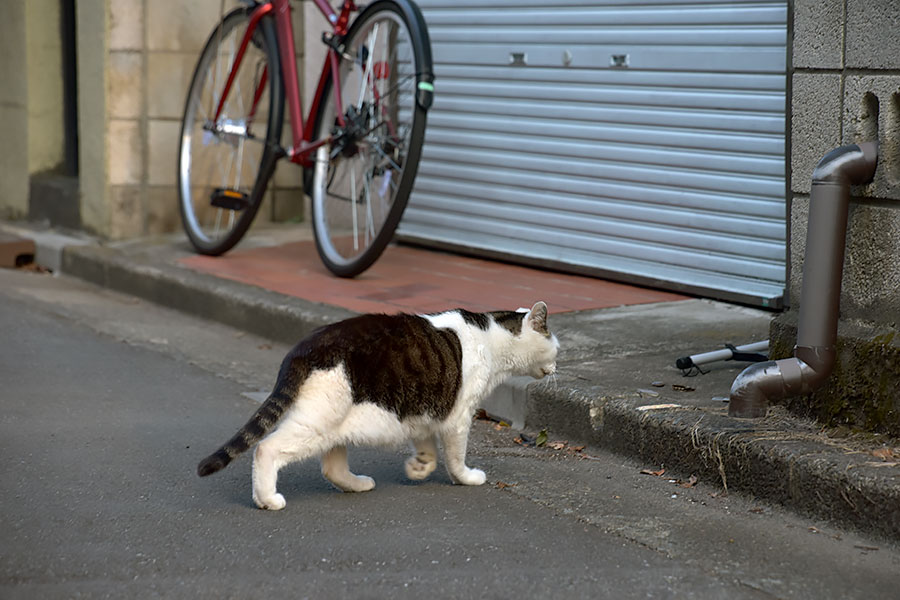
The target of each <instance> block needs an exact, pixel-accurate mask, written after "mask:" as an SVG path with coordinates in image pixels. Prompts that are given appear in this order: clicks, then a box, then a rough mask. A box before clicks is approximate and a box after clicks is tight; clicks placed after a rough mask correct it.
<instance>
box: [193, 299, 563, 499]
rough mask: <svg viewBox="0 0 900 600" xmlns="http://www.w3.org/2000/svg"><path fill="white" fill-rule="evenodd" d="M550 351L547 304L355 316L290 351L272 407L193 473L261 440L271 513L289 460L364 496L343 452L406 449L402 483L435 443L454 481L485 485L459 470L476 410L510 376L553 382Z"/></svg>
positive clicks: (433, 457) (258, 464) (263, 490)
mask: <svg viewBox="0 0 900 600" xmlns="http://www.w3.org/2000/svg"><path fill="white" fill-rule="evenodd" d="M558 349H559V342H558V341H557V340H556V336H554V335H553V334H552V333H550V331H549V329H548V328H547V305H546V304H544V303H543V302H538V303H536V304H535V305H534V306H533V307H532V308H531V310H528V309H519V310H518V311H515V312H513V311H496V312H488V313H473V312H469V311H467V310H463V309H457V310H451V311H447V312H442V313H437V314H431V315H410V314H399V315H363V316H359V317H354V318H352V319H347V320H345V321H341V322H339V323H335V324H333V325H327V326H325V327H321V328H319V329H317V330H316V331H314V332H313V333H312V334H310V335H309V336H308V337H307V338H305V339H304V340H303V341H301V342H300V343H299V344H297V346H295V347H294V348H293V349H292V350H291V351H290V352H289V353H288V355H287V356H286V357H285V359H284V361H283V362H282V364H281V370H280V371H279V373H278V379H277V381H276V383H275V388H274V390H273V391H272V393H271V394H270V395H269V397H268V399H267V400H266V401H265V402H264V403H263V404H262V406H260V407H259V409H258V410H257V411H256V413H255V414H254V415H253V416H252V417H251V418H250V420H249V421H248V422H247V424H246V425H244V426H243V427H242V428H241V429H240V431H238V432H237V433H236V434H235V435H234V437H232V438H231V440H229V441H228V442H227V443H226V444H225V445H224V446H222V447H221V448H219V450H217V451H216V452H215V453H213V454H212V455H210V456H208V457H207V458H205V459H204V460H203V461H202V462H201V463H200V465H199V466H198V467H197V472H198V473H199V475H200V476H201V477H203V476H206V475H210V474H211V473H215V472H216V471H219V470H220V469H223V468H224V467H225V466H226V465H228V463H230V462H231V461H232V459H234V458H235V457H236V456H237V455H238V454H240V453H241V452H244V451H245V450H247V449H249V448H250V447H252V446H253V445H254V444H256V443H257V442H259V445H258V446H257V447H256V451H255V453H254V455H253V501H254V502H255V503H256V505H257V506H259V507H260V508H266V509H269V510H279V509H281V508H284V505H285V500H284V496H282V495H281V494H279V493H277V492H276V490H275V482H276V479H277V476H278V470H279V469H281V468H282V467H283V466H285V465H287V464H289V463H291V462H295V461H301V460H304V459H306V458H310V457H312V456H321V459H322V474H323V475H324V476H325V477H326V479H328V480H329V481H330V482H331V483H333V484H334V485H335V486H337V487H338V488H339V489H341V490H343V491H345V492H365V491H368V490H371V489H372V488H374V487H375V481H374V480H373V479H372V478H371V477H366V476H365V475H354V474H353V473H351V472H350V469H349V467H348V465H347V446H354V445H369V446H391V445H397V444H400V443H402V442H405V441H412V444H413V446H414V448H415V452H414V454H413V456H411V457H410V458H409V459H407V461H406V474H407V476H408V477H409V478H410V479H425V478H426V477H428V475H430V474H431V473H432V471H434V469H435V467H436V466H437V438H440V441H441V443H442V445H443V451H444V460H445V462H446V464H447V470H448V471H449V473H450V477H451V478H452V479H453V481H454V482H456V483H460V484H464V485H481V484H482V483H484V481H485V474H484V472H483V471H481V470H479V469H470V468H469V467H468V466H466V462H465V458H466V445H467V443H468V437H469V428H470V426H471V424H472V415H473V413H474V411H475V408H476V406H477V405H478V403H479V402H480V401H481V400H482V399H483V398H484V397H485V396H487V395H488V394H489V393H490V392H491V391H492V390H493V389H494V388H495V387H496V386H497V385H498V384H500V383H501V382H502V381H504V380H505V379H506V378H508V377H509V376H511V375H531V376H532V377H535V378H541V377H544V376H545V375H549V374H551V373H554V372H555V371H556V353H557V351H558ZM260 440H262V441H260Z"/></svg>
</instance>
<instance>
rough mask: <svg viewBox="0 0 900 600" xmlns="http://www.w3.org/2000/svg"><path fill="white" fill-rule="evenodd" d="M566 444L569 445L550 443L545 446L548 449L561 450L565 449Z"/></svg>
mask: <svg viewBox="0 0 900 600" xmlns="http://www.w3.org/2000/svg"><path fill="white" fill-rule="evenodd" d="M568 444H569V442H550V443H549V444H547V445H548V446H549V447H551V448H553V449H554V450H562V449H563V448H565V447H566V446H567V445H568Z"/></svg>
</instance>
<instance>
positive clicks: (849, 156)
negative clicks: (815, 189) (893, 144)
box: [812, 142, 878, 185]
mask: <svg viewBox="0 0 900 600" xmlns="http://www.w3.org/2000/svg"><path fill="white" fill-rule="evenodd" d="M877 167H878V144H877V143H876V142H862V143H859V144H848V145H846V146H841V147H839V148H835V149H834V150H832V151H831V152H829V153H828V154H826V155H825V156H823V157H822V160H820V161H819V164H818V165H816V168H815V170H814V171H813V174H812V184H813V185H816V184H819V185H823V184H824V185H829V184H830V185H859V184H863V183H866V182H868V181H871V180H872V177H874V176H875V169H876V168H877Z"/></svg>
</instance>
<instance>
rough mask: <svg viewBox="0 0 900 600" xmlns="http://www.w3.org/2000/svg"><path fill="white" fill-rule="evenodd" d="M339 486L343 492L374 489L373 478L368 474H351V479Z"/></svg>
mask: <svg viewBox="0 0 900 600" xmlns="http://www.w3.org/2000/svg"><path fill="white" fill-rule="evenodd" d="M345 483H346V484H347V485H345V486H341V489H342V490H343V491H345V492H368V491H370V490H374V489H375V480H374V479H372V478H371V477H369V476H368V475H352V479H350V480H349V481H347V482H345Z"/></svg>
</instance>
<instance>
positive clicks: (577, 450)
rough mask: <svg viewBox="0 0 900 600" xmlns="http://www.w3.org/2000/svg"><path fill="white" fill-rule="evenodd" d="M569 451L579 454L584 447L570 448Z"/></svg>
mask: <svg viewBox="0 0 900 600" xmlns="http://www.w3.org/2000/svg"><path fill="white" fill-rule="evenodd" d="M569 450H571V451H572V452H581V451H582V450H584V446H570V447H569Z"/></svg>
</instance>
